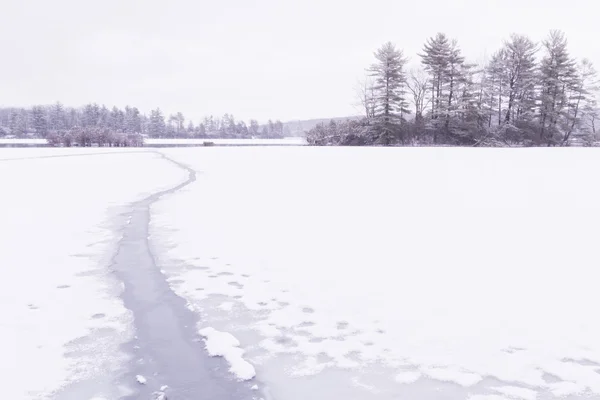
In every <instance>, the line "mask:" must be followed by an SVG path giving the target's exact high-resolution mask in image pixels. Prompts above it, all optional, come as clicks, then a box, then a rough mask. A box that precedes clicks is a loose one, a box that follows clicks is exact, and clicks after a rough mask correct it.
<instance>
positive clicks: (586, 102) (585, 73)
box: [562, 59, 598, 145]
mask: <svg viewBox="0 0 600 400" xmlns="http://www.w3.org/2000/svg"><path fill="white" fill-rule="evenodd" d="M597 91H598V81H597V74H596V70H595V69H594V66H593V65H592V63H591V62H590V61H589V60H587V59H583V60H582V61H581V63H580V64H579V65H577V67H576V72H575V77H574V79H573V81H572V82H571V84H570V85H569V86H568V94H567V96H568V105H567V107H568V110H567V112H566V127H565V129H564V131H563V132H564V133H563V138H562V144H563V145H565V144H568V142H569V139H570V138H571V136H572V135H573V134H575V133H579V135H578V136H580V137H584V138H585V139H584V140H586V141H589V138H587V137H586V136H591V135H593V136H595V131H594V130H591V131H590V130H589V128H592V129H594V128H595V126H594V125H593V124H592V125H588V122H589V121H590V120H591V121H592V122H594V118H595V116H596V110H597V102H596V93H597Z"/></svg>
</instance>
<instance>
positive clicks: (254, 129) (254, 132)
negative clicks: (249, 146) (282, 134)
mask: <svg viewBox="0 0 600 400" xmlns="http://www.w3.org/2000/svg"><path fill="white" fill-rule="evenodd" d="M259 129H260V126H259V125H258V121H257V120H255V119H251V120H250V127H249V128H248V133H249V134H250V136H252V137H257V136H258V134H259Z"/></svg>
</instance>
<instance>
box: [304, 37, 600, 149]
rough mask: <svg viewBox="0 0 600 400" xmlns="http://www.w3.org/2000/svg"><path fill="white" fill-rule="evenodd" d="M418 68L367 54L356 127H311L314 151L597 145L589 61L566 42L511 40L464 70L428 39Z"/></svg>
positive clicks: (458, 59) (397, 58) (445, 41)
mask: <svg viewBox="0 0 600 400" xmlns="http://www.w3.org/2000/svg"><path fill="white" fill-rule="evenodd" d="M418 57H419V59H420V64H421V68H420V69H419V70H412V71H407V70H406V64H407V61H408V60H407V58H406V57H405V55H404V54H403V51H402V50H400V49H398V48H397V47H396V46H395V45H394V44H392V43H386V44H384V45H383V46H382V47H381V48H380V49H379V50H377V51H376V52H375V62H374V64H373V65H372V66H371V67H370V68H369V69H368V70H367V71H368V77H367V79H365V81H364V82H361V86H360V88H359V97H360V104H361V107H362V109H363V110H364V117H363V118H362V119H355V120H348V121H344V122H341V123H339V122H338V123H335V122H331V123H329V124H321V125H319V126H317V127H315V128H313V129H311V130H310V131H309V132H308V133H307V140H308V141H309V143H310V144H314V145H409V146H410V145H459V146H568V145H575V144H577V145H593V144H594V143H595V142H596V140H597V132H596V129H597V119H598V116H599V115H600V114H599V112H598V106H597V103H596V93H597V91H598V85H597V80H596V72H595V71H594V68H593V66H592V64H591V63H590V61H588V60H586V59H583V60H580V61H578V60H575V59H574V58H572V57H571V56H570V54H569V51H568V46H567V39H566V37H565V35H564V34H563V33H562V32H560V31H551V32H550V34H549V35H548V36H547V37H546V38H545V39H544V40H543V41H542V42H541V43H539V44H538V43H535V42H534V41H532V40H531V39H530V38H528V37H526V36H523V35H517V34H513V35H511V36H510V38H508V39H507V40H506V41H505V43H504V45H503V46H502V48H501V49H499V50H498V51H497V52H496V53H495V54H493V55H492V56H491V58H490V59H489V60H488V61H487V62H486V63H485V65H477V64H474V63H469V62H468V61H466V60H465V57H463V55H462V53H461V49H460V46H459V44H458V43H457V41H456V40H451V39H450V38H448V37H447V36H446V35H445V34H443V33H438V34H437V35H435V36H434V37H431V38H429V39H428V40H427V41H426V43H425V45H424V46H423V50H422V51H421V53H420V54H418Z"/></svg>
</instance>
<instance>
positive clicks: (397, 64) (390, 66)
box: [369, 42, 410, 145]
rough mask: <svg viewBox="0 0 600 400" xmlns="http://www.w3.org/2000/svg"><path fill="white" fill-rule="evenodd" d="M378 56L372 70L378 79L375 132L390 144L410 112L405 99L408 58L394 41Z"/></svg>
mask: <svg viewBox="0 0 600 400" xmlns="http://www.w3.org/2000/svg"><path fill="white" fill-rule="evenodd" d="M374 55H375V59H376V62H375V63H374V64H373V65H372V66H371V68H370V69H369V72H370V75H371V76H372V77H373V78H374V90H375V127H376V132H375V134H376V136H377V137H378V139H379V141H381V143H383V144H385V145H390V144H392V142H393V141H394V139H395V138H396V137H397V136H398V127H397V125H398V124H401V123H402V122H404V121H405V118H404V116H405V115H406V114H408V113H409V112H410V111H409V110H408V103H407V101H406V98H405V81H406V77H405V74H404V66H405V64H406V58H404V55H403V53H402V51H401V50H397V49H396V47H395V46H394V45H393V44H392V43H391V42H388V43H386V44H384V45H383V46H382V47H381V48H380V49H379V50H377V51H376V52H375V53H374Z"/></svg>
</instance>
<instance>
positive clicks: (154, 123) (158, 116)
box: [148, 108, 166, 137]
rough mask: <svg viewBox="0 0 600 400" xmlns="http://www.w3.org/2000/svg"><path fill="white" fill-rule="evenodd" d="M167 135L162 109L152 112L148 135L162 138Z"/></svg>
mask: <svg viewBox="0 0 600 400" xmlns="http://www.w3.org/2000/svg"><path fill="white" fill-rule="evenodd" d="M165 133H166V124H165V117H164V116H163V114H162V111H160V108H157V109H156V110H152V111H151V112H150V120H149V126H148V134H149V135H150V136H151V137H161V136H164V134H165Z"/></svg>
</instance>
